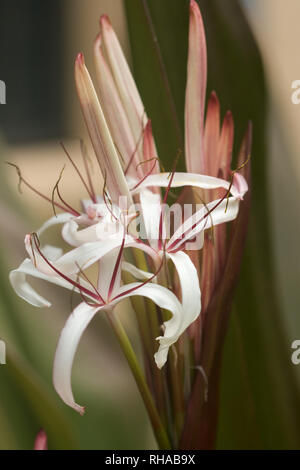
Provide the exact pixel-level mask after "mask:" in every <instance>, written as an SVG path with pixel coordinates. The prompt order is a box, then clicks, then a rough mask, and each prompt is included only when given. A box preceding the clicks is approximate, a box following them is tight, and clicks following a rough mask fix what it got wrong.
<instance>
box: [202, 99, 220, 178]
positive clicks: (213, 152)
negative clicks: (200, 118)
mask: <svg viewBox="0 0 300 470" xmlns="http://www.w3.org/2000/svg"><path fill="white" fill-rule="evenodd" d="M219 139H220V102H219V100H218V97H217V95H216V93H215V92H212V94H211V96H210V99H209V101H208V105H207V113H206V120H205V129H204V152H205V161H206V162H207V170H208V174H209V175H210V176H218V150H219Z"/></svg>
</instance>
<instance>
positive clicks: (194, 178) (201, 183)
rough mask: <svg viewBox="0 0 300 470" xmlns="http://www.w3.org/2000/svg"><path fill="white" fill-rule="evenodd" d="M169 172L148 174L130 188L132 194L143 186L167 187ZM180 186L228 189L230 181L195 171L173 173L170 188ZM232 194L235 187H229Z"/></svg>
mask: <svg viewBox="0 0 300 470" xmlns="http://www.w3.org/2000/svg"><path fill="white" fill-rule="evenodd" d="M170 177H171V175H170V173H159V174H157V175H149V176H148V177H147V178H145V179H144V180H143V181H142V182H141V183H140V184H139V186H137V187H136V188H134V186H133V188H134V189H132V194H136V193H138V192H140V191H141V190H142V189H144V188H148V187H150V186H160V187H162V188H166V187H168V185H169V183H170ZM181 186H194V187H196V188H201V189H217V188H224V189H229V186H230V183H229V182H228V181H225V180H223V179H221V178H214V177H212V176H207V175H200V174H197V173H174V176H173V180H172V183H171V188H179V187H181ZM231 193H232V195H235V188H234V186H232V188H231Z"/></svg>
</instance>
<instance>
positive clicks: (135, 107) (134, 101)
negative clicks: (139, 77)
mask: <svg viewBox="0 0 300 470" xmlns="http://www.w3.org/2000/svg"><path fill="white" fill-rule="evenodd" d="M100 26H101V32H102V36H103V42H104V45H105V51H106V53H107V57H108V61H109V65H110V68H111V71H112V74H113V76H114V79H115V83H116V86H117V89H118V92H119V95H120V97H121V100H122V103H123V106H124V109H125V112H126V115H127V119H128V121H129V123H130V127H131V129H132V133H133V136H134V139H135V144H136V145H137V144H138V142H139V141H140V139H141V136H142V132H143V129H144V127H145V126H146V124H147V116H146V114H145V110H144V106H143V103H142V100H141V98H140V95H139V92H138V90H137V87H136V84H135V81H134V79H133V77H132V74H131V71H130V69H129V67H128V64H127V61H126V59H125V56H124V54H123V51H122V48H121V46H120V43H119V41H118V38H117V36H116V34H115V32H114V30H113V28H112V26H111V23H110V21H109V18H108V17H107V16H106V15H103V16H102V17H101V19H100Z"/></svg>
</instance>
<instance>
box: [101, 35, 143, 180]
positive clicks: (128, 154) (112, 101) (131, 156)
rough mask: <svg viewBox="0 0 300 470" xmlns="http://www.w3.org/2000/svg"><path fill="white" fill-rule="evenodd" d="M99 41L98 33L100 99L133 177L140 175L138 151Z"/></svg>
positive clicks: (124, 161)
mask: <svg viewBox="0 0 300 470" xmlns="http://www.w3.org/2000/svg"><path fill="white" fill-rule="evenodd" d="M101 42H102V38H101V35H99V36H98V37H97V39H96V41H95V46H94V57H95V64H96V72H97V79H98V85H99V90H100V101H101V104H102V106H103V109H104V113H105V117H106V119H107V121H108V124H109V128H110V130H111V133H112V137H113V139H114V142H115V144H116V146H117V148H118V150H119V152H120V155H121V158H122V160H121V163H122V165H123V168H124V169H126V168H127V167H129V171H128V174H130V175H132V176H133V177H136V176H138V175H139V176H141V175H142V168H141V167H140V166H137V165H138V163H139V158H138V152H136V148H135V147H136V144H135V140H134V137H133V134H132V130H131V127H130V124H129V121H128V118H127V115H126V113H125V110H124V107H123V104H122V101H121V99H120V96H119V93H118V90H117V88H116V85H115V81H114V78H113V77H112V75H111V71H110V69H109V67H108V65H107V63H106V61H105V59H104V55H103V52H102V49H101ZM131 160H132V161H131ZM129 163H130V164H129Z"/></svg>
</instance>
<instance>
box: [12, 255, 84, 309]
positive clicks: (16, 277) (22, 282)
mask: <svg viewBox="0 0 300 470" xmlns="http://www.w3.org/2000/svg"><path fill="white" fill-rule="evenodd" d="M26 275H28V276H32V277H36V278H38V279H43V280H44V281H48V282H51V283H52V284H56V285H57V286H60V287H64V288H66V289H69V290H73V289H74V287H73V286H72V284H70V283H69V282H67V281H65V280H64V279H63V278H61V277H58V276H56V277H55V276H47V275H46V274H44V273H41V272H40V271H38V270H37V269H36V268H35V267H34V265H33V264H32V262H31V260H30V259H28V258H27V259H25V260H24V261H23V262H22V263H21V264H20V266H19V267H18V268H17V269H14V270H13V271H11V272H10V273H9V280H10V283H11V285H12V287H13V289H14V290H15V292H16V293H17V294H18V296H19V297H21V298H22V299H23V300H25V301H26V302H28V303H29V304H31V305H34V306H35V307H50V306H51V303H50V302H48V300H46V299H44V297H42V296H40V295H39V294H38V293H37V292H36V291H35V290H34V289H33V288H32V287H31V286H30V284H29V283H28V282H27V280H26ZM70 277H71V278H72V279H73V280H74V281H76V276H70ZM80 284H81V285H82V287H86V288H89V285H88V284H87V283H85V282H84V280H80ZM74 292H79V291H78V289H74Z"/></svg>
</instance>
